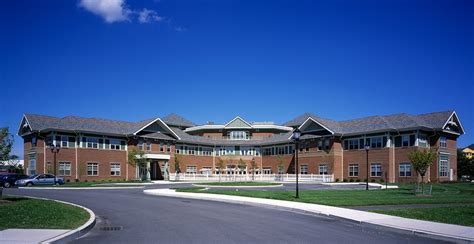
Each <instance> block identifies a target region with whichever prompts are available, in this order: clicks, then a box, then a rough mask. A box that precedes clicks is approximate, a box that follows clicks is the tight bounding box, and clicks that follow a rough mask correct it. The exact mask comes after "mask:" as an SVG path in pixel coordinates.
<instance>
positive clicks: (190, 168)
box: [186, 165, 197, 174]
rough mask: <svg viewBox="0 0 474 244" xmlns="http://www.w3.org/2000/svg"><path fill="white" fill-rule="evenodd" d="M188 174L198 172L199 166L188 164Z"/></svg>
mask: <svg viewBox="0 0 474 244" xmlns="http://www.w3.org/2000/svg"><path fill="white" fill-rule="evenodd" d="M186 174H197V166H196V165H187V166H186Z"/></svg>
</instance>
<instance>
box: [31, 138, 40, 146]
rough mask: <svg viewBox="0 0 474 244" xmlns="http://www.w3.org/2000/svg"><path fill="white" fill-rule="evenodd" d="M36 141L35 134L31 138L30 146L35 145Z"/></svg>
mask: <svg viewBox="0 0 474 244" xmlns="http://www.w3.org/2000/svg"><path fill="white" fill-rule="evenodd" d="M37 142H38V141H37V140H36V136H33V137H32V138H31V146H32V147H36V143H37Z"/></svg>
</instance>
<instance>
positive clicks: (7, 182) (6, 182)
mask: <svg viewBox="0 0 474 244" xmlns="http://www.w3.org/2000/svg"><path fill="white" fill-rule="evenodd" d="M26 178H28V175H24V174H4V175H0V184H1V185H2V186H3V187H5V188H9V187H11V186H14V185H15V182H16V181H17V180H21V179H26Z"/></svg>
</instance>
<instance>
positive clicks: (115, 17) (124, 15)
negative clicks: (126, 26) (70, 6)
mask: <svg viewBox="0 0 474 244" xmlns="http://www.w3.org/2000/svg"><path fill="white" fill-rule="evenodd" d="M79 6H81V7H83V8H85V9H86V10H88V11H90V12H92V13H94V14H97V15H99V16H101V17H102V18H104V20H105V21H106V22H107V23H113V22H119V21H128V20H130V19H129V16H130V14H131V13H132V10H130V9H128V8H127V6H126V5H125V0H80V3H79Z"/></svg>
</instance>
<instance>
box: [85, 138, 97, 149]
mask: <svg viewBox="0 0 474 244" xmlns="http://www.w3.org/2000/svg"><path fill="white" fill-rule="evenodd" d="M86 147H87V148H99V139H98V138H95V137H87V138H86Z"/></svg>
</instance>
